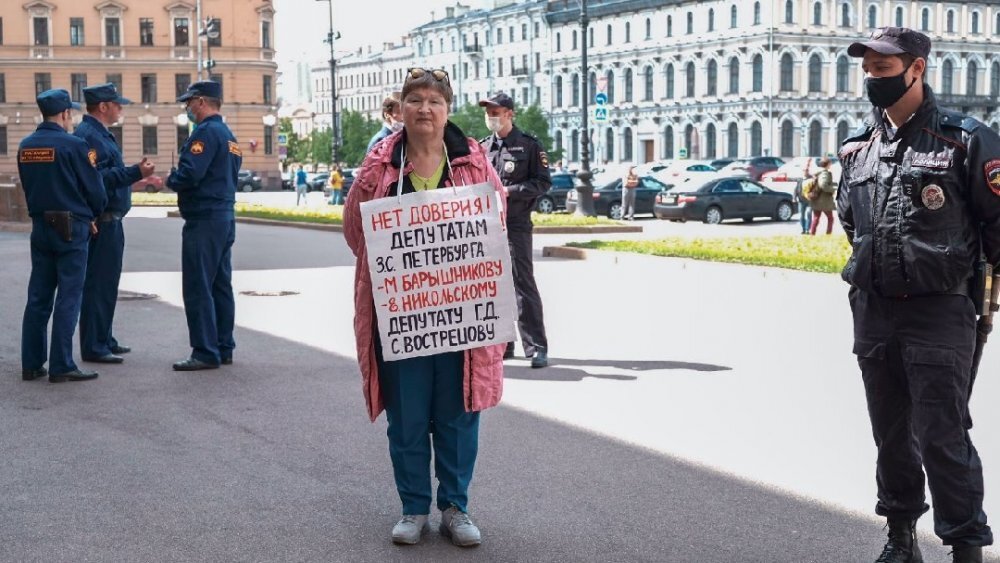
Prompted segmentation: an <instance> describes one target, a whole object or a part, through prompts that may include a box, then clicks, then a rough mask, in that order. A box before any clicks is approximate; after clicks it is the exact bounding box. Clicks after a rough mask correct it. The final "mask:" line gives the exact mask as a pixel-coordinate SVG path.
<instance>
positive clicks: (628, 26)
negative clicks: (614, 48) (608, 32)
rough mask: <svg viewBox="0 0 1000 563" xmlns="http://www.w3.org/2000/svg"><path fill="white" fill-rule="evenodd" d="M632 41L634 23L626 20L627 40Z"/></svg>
mask: <svg viewBox="0 0 1000 563" xmlns="http://www.w3.org/2000/svg"><path fill="white" fill-rule="evenodd" d="M631 41H632V24H631V23H629V22H625V42H626V43H629V42H631Z"/></svg>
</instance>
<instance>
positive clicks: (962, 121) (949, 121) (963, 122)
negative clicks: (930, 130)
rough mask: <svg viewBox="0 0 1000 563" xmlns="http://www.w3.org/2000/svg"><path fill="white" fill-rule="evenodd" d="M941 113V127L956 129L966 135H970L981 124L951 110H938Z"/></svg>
mask: <svg viewBox="0 0 1000 563" xmlns="http://www.w3.org/2000/svg"><path fill="white" fill-rule="evenodd" d="M939 111H940V113H941V125H943V126H945V127H957V128H959V129H962V130H963V131H965V132H966V133H972V132H973V131H975V130H976V129H978V128H979V126H980V125H982V124H983V123H982V122H981V121H979V120H978V119H976V118H974V117H970V116H968V115H965V114H963V113H960V112H957V111H951V110H939Z"/></svg>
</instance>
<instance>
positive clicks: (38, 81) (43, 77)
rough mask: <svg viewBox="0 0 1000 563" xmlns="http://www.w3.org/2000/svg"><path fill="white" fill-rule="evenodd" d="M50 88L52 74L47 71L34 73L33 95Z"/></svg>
mask: <svg viewBox="0 0 1000 563" xmlns="http://www.w3.org/2000/svg"><path fill="white" fill-rule="evenodd" d="M51 89H52V75H51V74H49V73H47V72H36V73H35V95H36V96H37V95H39V94H41V93H42V92H44V91H46V90H51Z"/></svg>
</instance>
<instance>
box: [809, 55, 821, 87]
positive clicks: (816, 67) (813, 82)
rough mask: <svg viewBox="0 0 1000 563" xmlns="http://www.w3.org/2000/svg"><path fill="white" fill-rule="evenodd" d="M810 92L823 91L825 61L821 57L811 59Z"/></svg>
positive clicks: (815, 56) (816, 56)
mask: <svg viewBox="0 0 1000 563" xmlns="http://www.w3.org/2000/svg"><path fill="white" fill-rule="evenodd" d="M809 91H810V92H822V91H823V61H821V60H820V58H819V55H813V56H811V57H809Z"/></svg>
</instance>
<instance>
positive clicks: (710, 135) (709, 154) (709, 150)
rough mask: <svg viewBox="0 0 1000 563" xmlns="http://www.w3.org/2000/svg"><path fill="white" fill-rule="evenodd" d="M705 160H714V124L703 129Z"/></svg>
mask: <svg viewBox="0 0 1000 563" xmlns="http://www.w3.org/2000/svg"><path fill="white" fill-rule="evenodd" d="M705 158H715V124H713V123H709V124H708V126H706V127H705Z"/></svg>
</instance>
